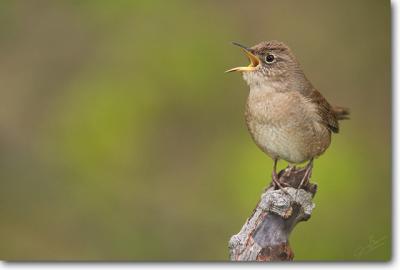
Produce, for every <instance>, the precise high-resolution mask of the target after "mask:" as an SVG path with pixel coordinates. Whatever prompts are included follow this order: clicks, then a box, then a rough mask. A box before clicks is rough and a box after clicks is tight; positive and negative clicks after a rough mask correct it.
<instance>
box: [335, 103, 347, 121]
mask: <svg viewBox="0 0 400 270" xmlns="http://www.w3.org/2000/svg"><path fill="white" fill-rule="evenodd" d="M332 109H333V113H334V114H335V116H336V119H337V120H345V119H350V110H349V109H348V108H345V107H340V106H333V108H332Z"/></svg>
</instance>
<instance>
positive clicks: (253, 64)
mask: <svg viewBox="0 0 400 270" xmlns="http://www.w3.org/2000/svg"><path fill="white" fill-rule="evenodd" d="M232 44H233V45H236V46H239V47H240V48H242V50H243V51H244V53H245V54H246V56H247V57H248V58H249V60H250V65H248V66H247V67H235V68H231V69H229V70H227V71H225V72H232V71H242V72H243V71H253V70H256V68H257V66H258V65H259V64H260V59H258V57H257V56H255V55H254V54H253V53H252V50H251V49H249V48H247V47H246V46H243V45H241V44H239V43H236V42H232Z"/></svg>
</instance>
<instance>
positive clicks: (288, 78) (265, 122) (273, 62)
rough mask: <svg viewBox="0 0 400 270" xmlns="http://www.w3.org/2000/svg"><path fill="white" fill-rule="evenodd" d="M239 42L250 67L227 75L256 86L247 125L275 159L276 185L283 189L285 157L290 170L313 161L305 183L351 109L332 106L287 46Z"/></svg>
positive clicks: (255, 139)
mask: <svg viewBox="0 0 400 270" xmlns="http://www.w3.org/2000/svg"><path fill="white" fill-rule="evenodd" d="M233 44H234V45H237V46H239V47H241V48H242V49H243V51H244V52H245V54H246V55H247V57H248V58H249V60H250V65H249V66H246V67H236V68H232V69H230V70H227V72H232V71H240V72H242V73H243V78H244V80H245V81H246V82H247V84H248V85H249V87H250V92H249V95H248V98H247V104H246V111H245V117H246V124H247V127H248V130H249V132H250V134H251V137H252V138H253V140H254V142H255V143H256V144H257V146H258V147H259V148H261V150H262V151H264V152H265V153H266V154H267V155H268V156H270V157H271V158H272V159H273V160H274V166H273V171H272V176H273V177H272V179H273V184H274V185H275V186H278V187H279V188H282V183H280V181H279V179H278V175H277V173H276V164H277V162H278V160H279V159H283V160H286V161H288V162H289V164H290V165H289V167H290V168H293V167H294V166H295V164H298V163H303V162H305V161H309V162H308V164H307V166H306V171H305V175H304V179H303V180H306V181H308V178H309V177H310V175H311V170H312V164H313V159H314V158H316V157H318V156H320V155H322V154H323V153H324V152H325V150H326V149H327V148H328V147H329V144H330V142H331V133H332V132H333V133H338V132H339V123H338V120H342V119H348V115H349V111H348V110H347V109H346V108H342V107H338V106H331V105H330V104H329V103H328V101H327V100H326V99H325V98H324V97H323V96H322V95H321V93H320V92H318V91H317V89H315V88H314V87H313V85H312V84H311V83H310V81H309V80H308V79H307V78H306V76H305V75H304V73H303V70H302V69H301V67H300V65H299V63H298V61H297V60H296V57H295V56H294V55H293V53H292V51H291V50H290V48H289V47H288V46H287V45H285V44H284V43H282V42H279V41H267V42H265V41H264V42H261V43H259V44H257V45H255V46H253V47H251V48H248V47H245V46H243V45H240V44H238V43H233ZM303 182H304V181H302V183H301V184H300V186H299V187H301V185H302V184H303Z"/></svg>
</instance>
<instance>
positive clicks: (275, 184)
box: [272, 171, 289, 194]
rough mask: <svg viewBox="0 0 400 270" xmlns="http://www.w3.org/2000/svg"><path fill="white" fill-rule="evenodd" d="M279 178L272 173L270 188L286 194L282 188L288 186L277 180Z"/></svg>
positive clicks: (274, 172)
mask: <svg viewBox="0 0 400 270" xmlns="http://www.w3.org/2000/svg"><path fill="white" fill-rule="evenodd" d="M279 179H280V178H279V176H278V174H277V173H276V171H273V172H272V186H273V187H274V189H280V190H282V191H283V192H284V193H285V194H288V193H287V191H286V190H284V189H283V188H284V187H288V186H289V185H288V184H286V183H283V182H281V181H280V180H279Z"/></svg>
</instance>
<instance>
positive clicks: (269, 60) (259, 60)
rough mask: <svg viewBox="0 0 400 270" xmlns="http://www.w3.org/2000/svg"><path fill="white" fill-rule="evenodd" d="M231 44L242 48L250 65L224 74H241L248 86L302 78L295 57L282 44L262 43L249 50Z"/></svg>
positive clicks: (274, 42)
mask: <svg viewBox="0 0 400 270" xmlns="http://www.w3.org/2000/svg"><path fill="white" fill-rule="evenodd" d="M233 44H234V45H236V46H239V47H241V48H242V50H243V51H244V53H245V54H246V56H247V57H248V58H249V60H250V64H249V65H248V66H245V67H235V68H232V69H229V70H227V71H226V72H233V71H240V72H242V73H243V78H244V79H245V81H246V82H247V83H248V84H249V85H250V86H253V85H258V86H260V85H264V84H271V83H280V82H287V81H290V80H291V79H292V80H295V79H299V77H304V75H303V72H302V71H301V68H300V65H299V63H298V62H297V60H296V58H295V56H294V55H293V54H292V52H291V50H290V48H289V47H288V46H287V45H286V44H284V43H283V42H279V41H275V40H273V41H264V42H261V43H259V44H257V45H255V46H253V47H250V48H248V47H246V46H243V45H241V44H239V43H236V42H233Z"/></svg>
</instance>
